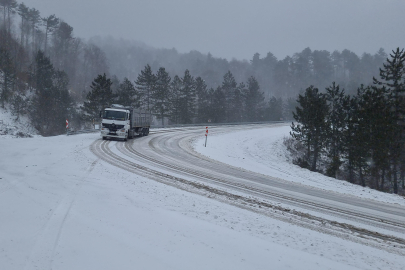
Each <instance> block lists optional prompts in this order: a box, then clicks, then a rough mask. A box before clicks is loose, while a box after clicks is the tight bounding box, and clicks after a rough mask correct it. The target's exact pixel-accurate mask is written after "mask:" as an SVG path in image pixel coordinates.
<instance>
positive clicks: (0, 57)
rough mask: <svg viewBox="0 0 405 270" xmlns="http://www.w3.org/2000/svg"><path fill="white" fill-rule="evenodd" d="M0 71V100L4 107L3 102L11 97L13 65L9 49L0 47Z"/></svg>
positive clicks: (13, 75) (13, 78)
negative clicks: (0, 77) (0, 72)
mask: <svg viewBox="0 0 405 270" xmlns="http://www.w3.org/2000/svg"><path fill="white" fill-rule="evenodd" d="M0 71H2V72H3V74H2V75H3V76H2V79H1V80H0V91H1V92H0V102H1V106H2V107H3V108H4V104H5V103H6V102H8V101H9V99H10V97H11V90H12V87H13V84H14V81H15V67H14V65H13V61H12V59H11V57H10V53H9V51H8V50H5V49H2V48H0Z"/></svg>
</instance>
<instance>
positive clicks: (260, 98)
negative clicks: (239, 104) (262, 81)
mask: <svg viewBox="0 0 405 270" xmlns="http://www.w3.org/2000/svg"><path fill="white" fill-rule="evenodd" d="M244 99H245V113H246V116H247V121H259V120H261V119H260V118H261V117H260V115H261V113H262V111H263V109H264V94H263V92H260V86H259V83H258V81H257V80H256V78H255V77H253V76H251V77H250V78H249V79H248V81H247V88H246V91H245V93H244Z"/></svg>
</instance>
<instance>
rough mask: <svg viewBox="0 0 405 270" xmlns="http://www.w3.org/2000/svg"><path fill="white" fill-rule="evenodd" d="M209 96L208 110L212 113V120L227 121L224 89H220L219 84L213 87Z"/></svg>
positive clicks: (216, 121) (215, 121)
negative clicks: (215, 87)
mask: <svg viewBox="0 0 405 270" xmlns="http://www.w3.org/2000/svg"><path fill="white" fill-rule="evenodd" d="M210 96H211V102H210V104H211V106H210V107H211V109H210V112H211V113H212V116H211V117H210V118H211V119H212V122H214V123H224V122H226V121H227V118H226V114H225V112H226V107H225V104H226V97H225V93H224V91H222V88H221V87H220V86H218V87H217V89H215V91H210Z"/></svg>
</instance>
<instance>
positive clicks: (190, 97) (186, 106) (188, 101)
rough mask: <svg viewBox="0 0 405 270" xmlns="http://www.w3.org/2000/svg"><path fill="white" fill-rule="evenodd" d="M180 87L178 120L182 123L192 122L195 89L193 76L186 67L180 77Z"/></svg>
mask: <svg viewBox="0 0 405 270" xmlns="http://www.w3.org/2000/svg"><path fill="white" fill-rule="evenodd" d="M181 83H182V87H181V88H180V122H181V123H182V124H191V123H193V118H194V117H195V99H196V89H195V81H194V78H193V77H192V76H191V75H190V71H189V70H188V69H187V70H186V71H185V72H184V76H183V78H182V79H181Z"/></svg>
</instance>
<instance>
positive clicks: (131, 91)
mask: <svg viewBox="0 0 405 270" xmlns="http://www.w3.org/2000/svg"><path fill="white" fill-rule="evenodd" d="M112 86H114V84H113V83H112ZM116 92H117V103H118V104H121V105H124V106H128V107H134V108H138V107H139V94H138V91H136V89H135V87H134V85H133V84H132V83H131V81H130V80H128V78H124V81H123V82H122V83H119V84H118V87H117V90H116Z"/></svg>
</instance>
